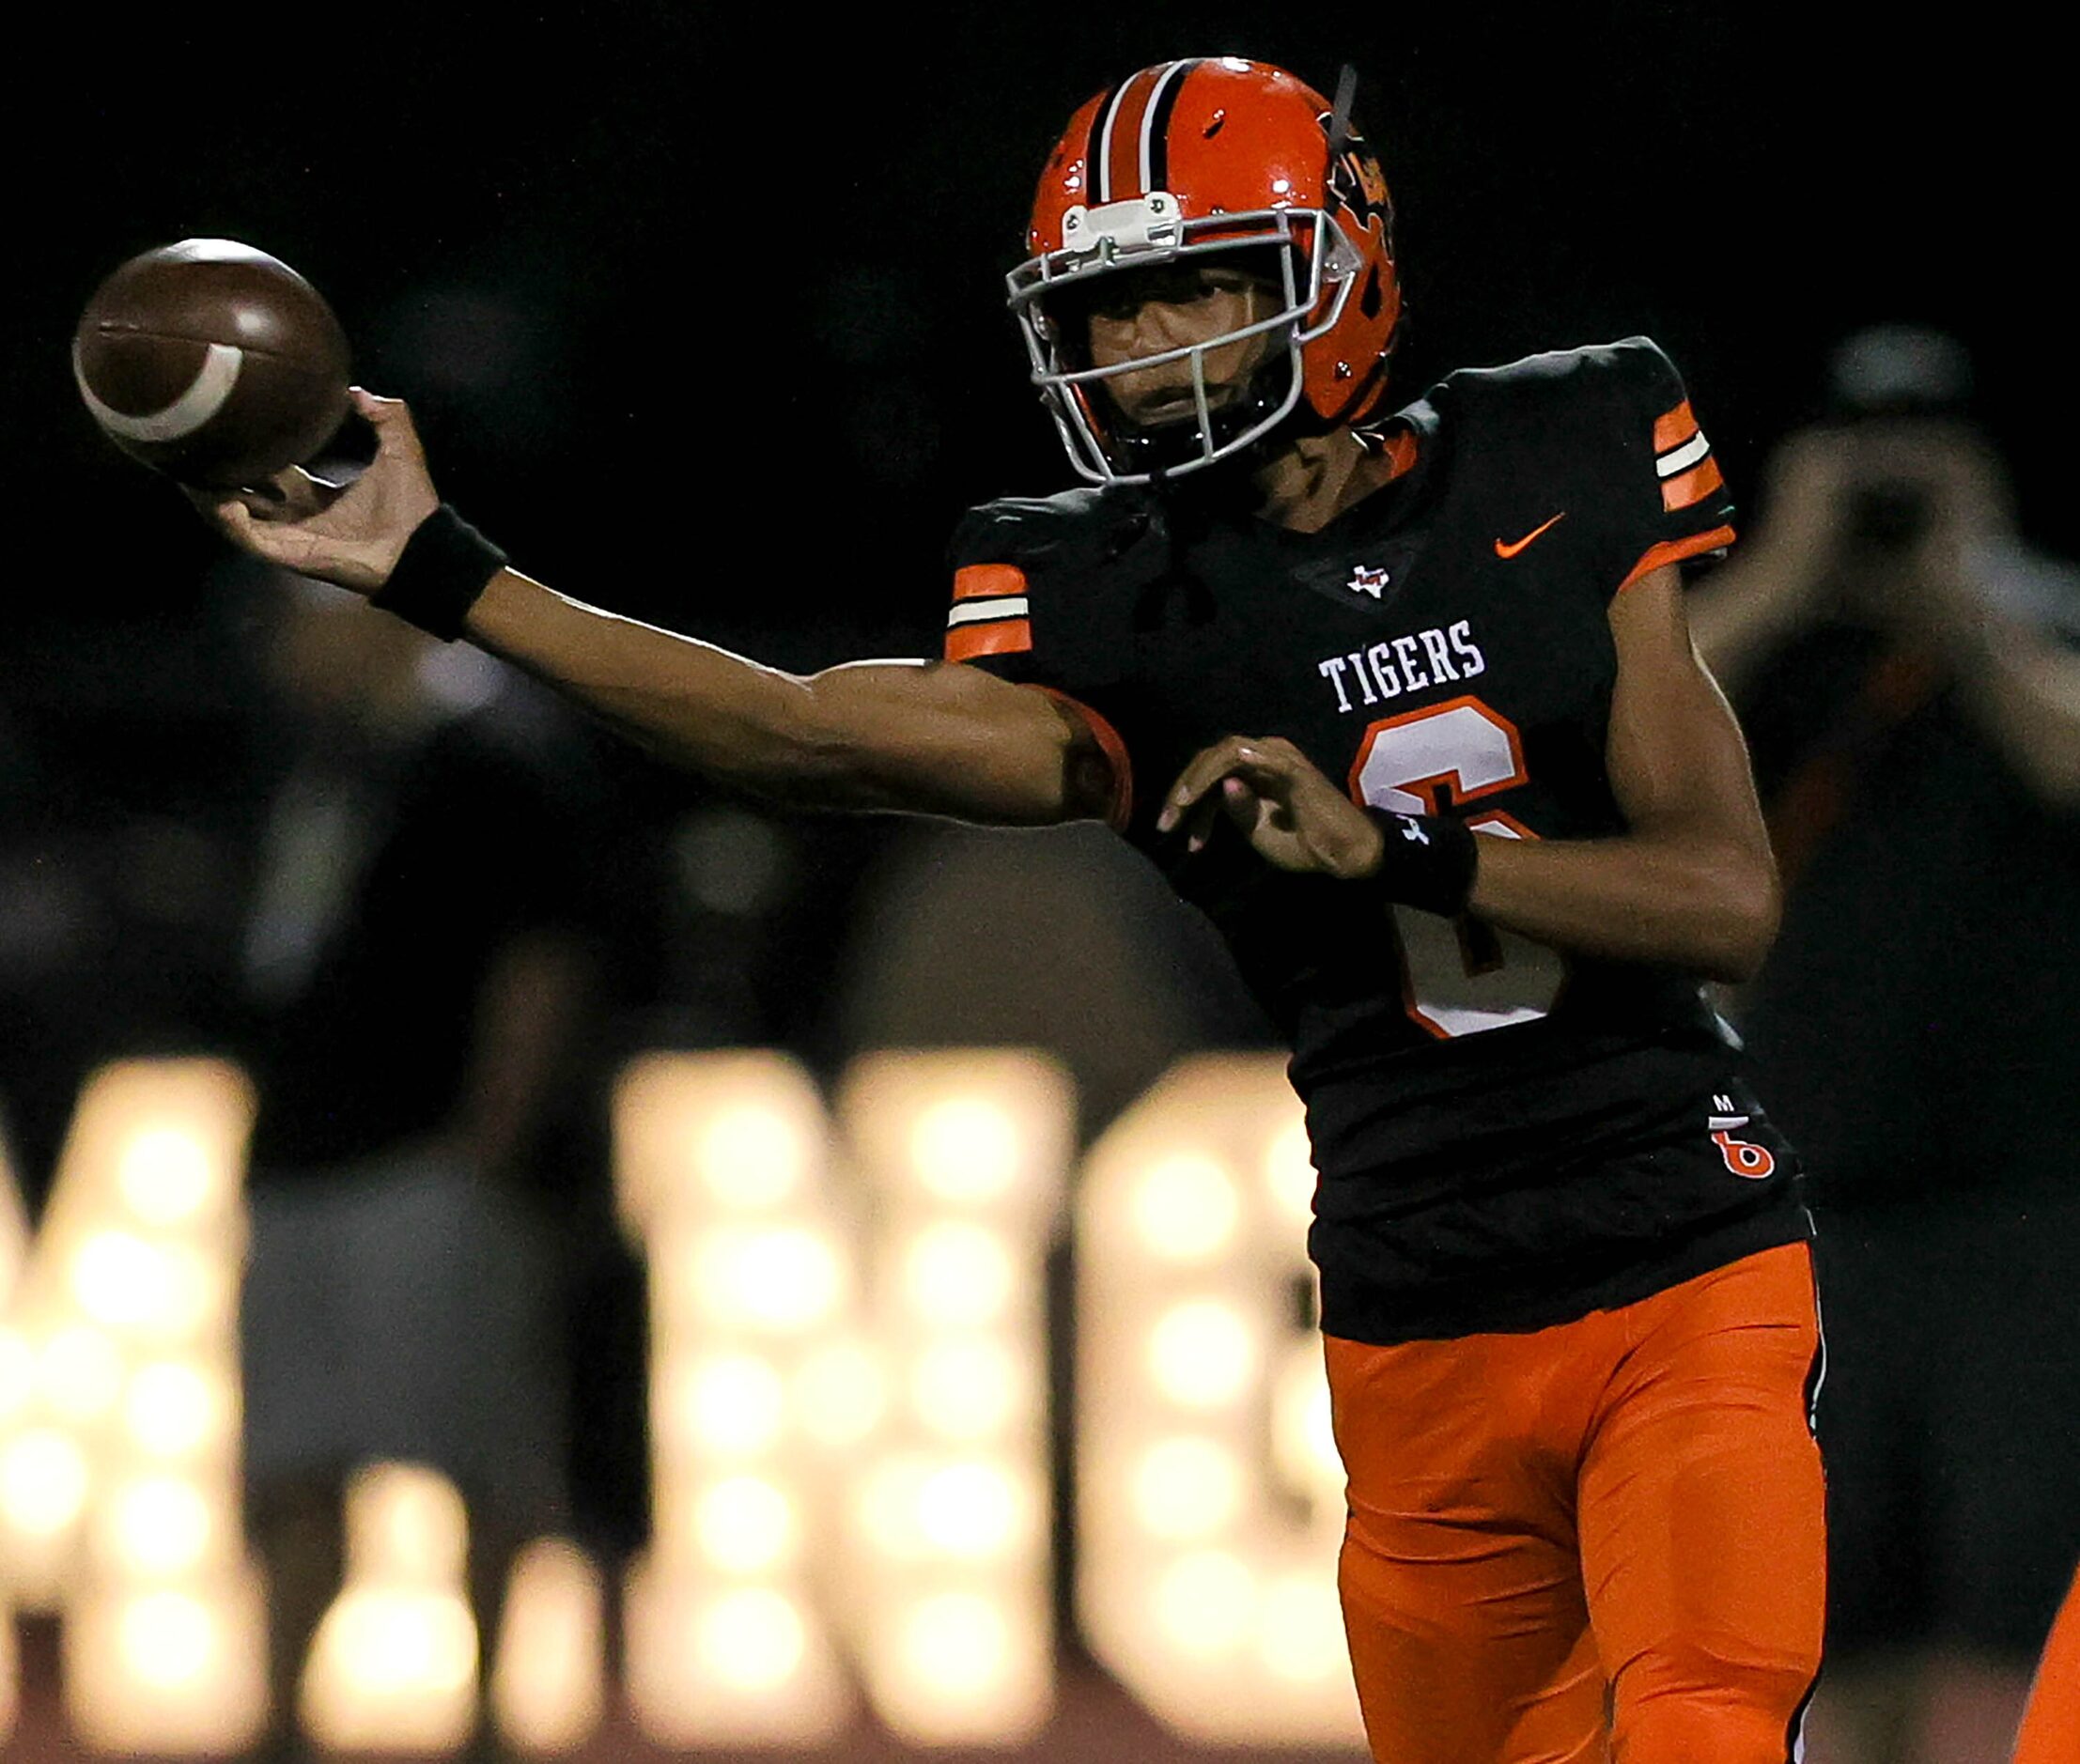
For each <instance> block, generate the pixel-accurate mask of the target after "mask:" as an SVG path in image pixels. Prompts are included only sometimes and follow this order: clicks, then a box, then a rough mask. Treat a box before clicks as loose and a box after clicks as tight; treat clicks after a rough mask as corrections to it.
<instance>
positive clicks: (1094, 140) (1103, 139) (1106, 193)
mask: <svg viewBox="0 0 2080 1764" xmlns="http://www.w3.org/2000/svg"><path fill="white" fill-rule="evenodd" d="M1133 84H1134V82H1133V81H1132V80H1125V81H1123V82H1122V83H1121V84H1120V85H1115V86H1114V87H1113V88H1112V89H1111V90H1110V92H1108V93H1106V95H1105V97H1104V99H1103V101H1101V102H1100V103H1099V105H1098V107H1097V109H1096V110H1095V111H1094V112H1093V113H1092V116H1091V138H1090V140H1088V141H1087V142H1085V143H1084V145H1083V164H1084V174H1083V177H1084V193H1085V194H1087V195H1088V196H1089V197H1090V199H1091V205H1092V207H1094V208H1095V207H1096V206H1097V205H1098V204H1099V203H1101V202H1110V201H1111V200H1112V174H1111V172H1110V169H1109V168H1108V167H1107V165H1106V163H1105V162H1106V158H1107V151H1106V150H1107V148H1109V147H1110V146H1111V144H1112V116H1113V113H1114V112H1115V111H1117V110H1118V109H1119V107H1120V100H1121V98H1122V97H1124V96H1125V92H1126V88H1127V87H1128V86H1129V85H1133Z"/></svg>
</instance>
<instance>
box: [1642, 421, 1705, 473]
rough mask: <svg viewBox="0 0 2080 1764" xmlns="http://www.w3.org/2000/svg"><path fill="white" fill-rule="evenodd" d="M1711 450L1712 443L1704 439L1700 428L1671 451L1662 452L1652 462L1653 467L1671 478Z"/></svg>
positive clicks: (1684, 470)
mask: <svg viewBox="0 0 2080 1764" xmlns="http://www.w3.org/2000/svg"><path fill="white" fill-rule="evenodd" d="M1711 451H1712V443H1711V442H1710V441H1706V440H1705V439H1704V431H1703V430H1702V429H1700V430H1698V432H1697V433H1696V434H1695V435H1693V436H1691V437H1690V439H1689V440H1688V441H1684V443H1683V445H1682V446H1680V447H1678V448H1677V449H1676V450H1675V451H1674V452H1673V453H1667V454H1663V455H1662V456H1660V457H1659V458H1658V459H1656V460H1655V461H1654V462H1653V469H1654V471H1655V472H1657V473H1658V474H1659V475H1660V476H1662V477H1665V478H1672V477H1674V476H1675V474H1676V473H1677V472H1687V471H1688V470H1689V469H1690V468H1691V467H1692V466H1694V465H1696V464H1697V462H1698V461H1699V460H1700V459H1702V458H1703V457H1704V456H1705V455H1706V454H1708V453H1710V452H1711Z"/></svg>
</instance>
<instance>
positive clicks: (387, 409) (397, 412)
mask: <svg viewBox="0 0 2080 1764" xmlns="http://www.w3.org/2000/svg"><path fill="white" fill-rule="evenodd" d="M349 396H350V397H351V398H352V399H353V401H354V409H355V410H359V411H360V412H361V414H362V415H363V416H364V417H365V418H366V419H367V421H368V426H369V427H370V428H372V429H374V430H375V431H376V457H377V458H378V459H380V458H381V457H382V456H384V455H385V454H390V455H392V456H396V455H398V454H403V455H405V456H407V457H409V458H411V459H415V460H416V459H424V458H425V457H426V449H425V448H424V447H422V446H421V445H420V444H419V431H418V428H417V427H416V426H414V425H413V423H412V421H411V408H410V407H409V406H408V405H407V404H406V403H405V401H404V400H403V399H402V398H384V397H381V396H379V395H377V394H375V393H373V392H370V391H369V390H368V388H367V387H365V386H355V387H352V388H350V389H349Z"/></svg>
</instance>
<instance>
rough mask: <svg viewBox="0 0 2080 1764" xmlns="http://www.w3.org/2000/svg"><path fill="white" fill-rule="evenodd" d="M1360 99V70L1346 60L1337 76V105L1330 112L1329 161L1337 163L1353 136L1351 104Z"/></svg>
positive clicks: (1332, 163)
mask: <svg viewBox="0 0 2080 1764" xmlns="http://www.w3.org/2000/svg"><path fill="white" fill-rule="evenodd" d="M1357 101H1358V70H1357V69H1356V68H1354V67H1353V66H1352V65H1351V64H1350V63H1349V62H1347V61H1346V62H1345V63H1344V64H1343V70H1342V71H1341V72H1340V73H1338V74H1337V76H1336V107H1335V108H1334V109H1333V110H1332V111H1330V112H1329V127H1328V162H1329V163H1330V164H1331V165H1334V164H1335V163H1336V156H1337V155H1338V154H1339V153H1341V152H1343V147H1344V146H1345V144H1346V143H1347V142H1348V141H1349V140H1350V138H1351V106H1352V104H1354V103H1355V102H1357Z"/></svg>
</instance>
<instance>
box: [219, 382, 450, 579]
mask: <svg viewBox="0 0 2080 1764" xmlns="http://www.w3.org/2000/svg"><path fill="white" fill-rule="evenodd" d="M353 400H354V409H355V410H359V411H360V412H361V414H362V415H363V416H364V417H365V418H366V419H367V420H368V424H369V426H371V427H372V428H373V429H374V430H375V431H376V456H375V459H374V461H373V462H372V463H371V464H370V465H369V467H368V469H367V470H366V471H365V472H363V473H362V474H361V476H360V477H358V478H356V479H355V480H354V482H353V483H352V484H351V485H349V487H347V488H346V489H345V490H343V491H340V492H338V493H337V494H336V495H335V494H334V493H332V491H331V489H330V488H329V487H327V486H325V485H323V484H322V483H320V481H319V480H318V479H316V478H313V477H312V476H311V475H310V473H308V472H303V471H300V470H298V469H296V468H294V467H292V468H290V470H288V471H287V472H282V473H279V474H278V475H277V476H276V477H275V478H274V479H273V480H272V485H271V488H272V491H273V494H272V496H270V495H268V494H266V493H264V492H260V491H252V490H241V491H234V492H232V493H230V494H228V495H226V494H225V493H222V492H219V491H211V490H190V491H189V496H190V498H191V500H193V501H194V503H195V505H196V506H197V507H198V508H200V509H201V510H202V512H203V513H204V514H205V515H206V516H207V517H209V518H210V520H211V521H213V522H214V523H215V524H216V526H217V527H218V528H219V530H221V531H222V532H223V534H225V537H226V538H228V539H230V540H231V541H232V543H233V544H235V545H237V546H239V547H241V549H244V550H247V551H250V552H252V553H253V555H254V556H255V557H257V558H261V559H263V560H264V561H266V562H267V563H270V564H274V565H280V566H281V567H282V568H284V569H291V570H294V571H296V573H297V574H298V575H300V576H315V577H317V578H318V579H319V580H322V581H329V582H336V583H338V584H339V586H340V587H342V588H350V589H352V590H353V591H354V593H356V594H360V595H372V594H374V593H375V592H376V591H377V590H378V589H379V588H380V587H381V586H382V585H383V583H384V582H385V581H387V580H389V579H390V572H391V571H392V570H393V569H394V568H396V563H397V558H398V556H399V555H400V554H401V553H402V552H403V550H404V548H405V541H406V540H407V539H409V538H411V534H412V530H413V529H414V528H416V527H417V526H418V525H419V523H420V522H421V521H423V520H424V519H426V518H427V516H428V515H430V514H432V513H433V511H434V510H435V509H436V508H437V507H438V506H439V505H440V502H441V499H440V497H439V496H437V495H436V494H435V493H434V488H433V480H432V478H431V477H430V476H429V475H428V474H427V456H426V453H425V450H424V449H423V448H422V447H421V446H420V445H419V436H418V431H417V430H415V429H414V428H413V427H412V426H411V411H409V410H406V409H405V407H404V403H403V401H402V400H401V399H397V398H379V397H377V396H376V395H375V394H374V393H372V392H367V391H365V390H364V389H363V388H361V387H359V386H356V387H355V388H354V389H353Z"/></svg>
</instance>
